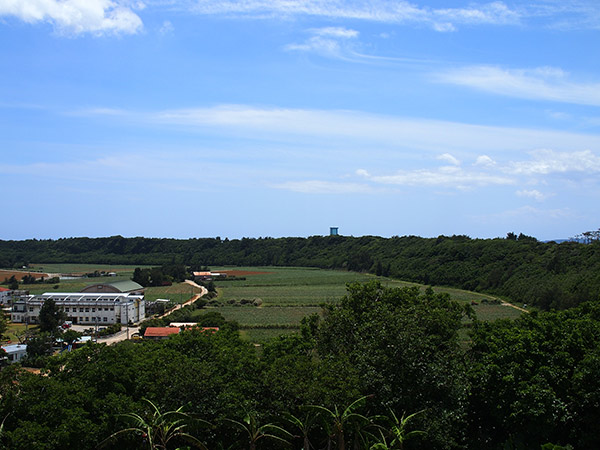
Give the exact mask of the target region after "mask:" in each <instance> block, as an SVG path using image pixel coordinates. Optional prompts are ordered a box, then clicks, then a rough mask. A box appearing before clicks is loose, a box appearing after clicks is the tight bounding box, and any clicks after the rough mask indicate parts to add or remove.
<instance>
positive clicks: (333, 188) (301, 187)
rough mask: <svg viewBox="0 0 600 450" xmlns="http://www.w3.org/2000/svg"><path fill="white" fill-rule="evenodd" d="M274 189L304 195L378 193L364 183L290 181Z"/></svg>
mask: <svg viewBox="0 0 600 450" xmlns="http://www.w3.org/2000/svg"><path fill="white" fill-rule="evenodd" d="M272 187H274V188H276V189H284V190H288V191H292V192H300V193H303V194H369V193H374V192H376V189H374V188H373V187H372V186H369V185H368V184H364V183H344V182H339V181H322V180H305V181H288V182H285V183H279V184H274V185H273V186H272Z"/></svg>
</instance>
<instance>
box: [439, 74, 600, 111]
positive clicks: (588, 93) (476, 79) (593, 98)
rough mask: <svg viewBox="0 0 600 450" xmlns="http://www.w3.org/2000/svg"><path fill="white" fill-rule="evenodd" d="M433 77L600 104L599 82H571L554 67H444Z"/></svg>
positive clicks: (551, 98)
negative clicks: (443, 69) (448, 68)
mask: <svg viewBox="0 0 600 450" xmlns="http://www.w3.org/2000/svg"><path fill="white" fill-rule="evenodd" d="M435 79H437V81H440V82H443V83H449V84H456V85H461V86H467V87H470V88H474V89H478V90H481V91H485V92H491V93H493V94H499V95H506V96H510V97H517V98H525V99H532V100H547V101H555V102H565V103H575V104H580V105H593V106H600V83H598V82H592V83H590V82H575V81H572V80H571V79H570V76H569V74H568V73H566V72H564V71H562V70H561V69H558V68H554V67H538V68H534V69H505V68H501V67H496V66H470V67H461V68H458V69H450V70H447V71H446V72H442V73H440V74H438V75H436V77H435Z"/></svg>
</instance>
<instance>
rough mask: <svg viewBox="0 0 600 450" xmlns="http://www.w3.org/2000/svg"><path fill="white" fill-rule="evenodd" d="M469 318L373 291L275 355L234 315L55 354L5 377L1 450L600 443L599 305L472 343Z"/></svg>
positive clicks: (508, 326) (0, 384)
mask: <svg viewBox="0 0 600 450" xmlns="http://www.w3.org/2000/svg"><path fill="white" fill-rule="evenodd" d="M470 314H471V311H470V308H469V307H468V306H467V307H464V306H462V305H460V304H459V303H457V302H455V301H453V300H451V299H450V297H449V296H448V295H447V294H436V293H434V292H433V290H431V289H428V290H427V291H426V292H420V291H419V290H418V289H416V288H401V289H392V288H385V287H382V286H381V285H380V284H378V283H377V282H370V283H367V284H353V285H350V286H349V287H348V294H347V295H346V296H345V297H344V298H342V299H341V300H340V301H339V302H337V303H335V304H332V305H330V306H328V307H327V308H326V310H325V312H324V315H323V317H322V318H320V317H319V316H317V315H314V316H310V317H308V318H307V319H305V320H304V322H303V325H302V329H301V332H300V333H298V334H294V335H288V336H283V337H281V338H279V339H277V340H274V341H272V342H271V343H270V344H268V345H266V346H265V347H264V349H263V351H262V352H258V351H257V350H256V348H255V347H254V346H253V345H252V344H250V343H248V342H246V341H243V340H241V339H240V336H239V333H238V332H237V331H236V326H235V324H230V323H223V321H222V319H221V322H220V323H219V325H220V327H221V329H220V330H219V331H218V332H216V333H208V332H202V331H200V330H198V329H192V330H187V331H183V332H181V333H180V334H179V335H176V336H172V337H170V338H169V339H167V340H165V341H159V342H154V341H139V342H130V341H126V342H122V343H120V344H116V345H112V346H106V345H102V344H87V345H85V346H84V347H83V348H81V349H79V350H76V351H73V352H65V353H63V354H62V355H60V356H54V357H49V358H48V359H47V361H46V363H45V367H44V369H43V372H42V373H43V375H44V376H40V375H38V374H33V373H30V372H26V371H24V370H21V369H20V368H19V367H18V365H13V366H9V367H5V368H4V369H3V370H2V371H0V418H1V419H2V420H3V421H2V426H1V428H0V444H1V445H3V446H4V448H9V449H14V450H19V449H33V448H35V449H41V450H44V449H59V448H77V449H82V450H85V449H96V448H109V449H142V448H145V449H159V448H161V449H167V448H168V449H175V448H209V449H226V448H229V449H264V450H270V449H273V450H276V449H301V448H304V449H309V448H312V449H338V450H341V449H349V450H350V449H370V450H385V449H407V450H409V449H434V450H435V449H476V450H479V449H492V450H494V449H498V450H500V449H540V448H541V447H542V446H544V448H547V449H554V450H557V449H560V448H576V449H583V450H586V449H590V450H591V449H597V448H600V434H598V432H597V424H598V423H599V420H600V385H599V383H600V381H599V378H598V377H597V374H598V370H599V369H600V322H599V321H598V319H599V318H600V305H599V304H598V303H597V302H587V303H583V304H581V305H579V306H578V307H575V308H571V309H569V310H567V311H553V312H541V313H532V314H526V315H524V316H522V317H521V318H520V319H518V320H515V321H509V320H501V321H496V322H493V323H487V322H485V323H484V322H478V321H477V320H475V321H474V322H473V324H472V327H471V337H470V341H469V344H468V345H465V342H464V341H463V339H464V337H461V334H460V330H461V329H462V327H463V324H464V320H465V316H466V315H470ZM213 315H214V313H213ZM161 445H162V446H161ZM571 446H573V447H571Z"/></svg>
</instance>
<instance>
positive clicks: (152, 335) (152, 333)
mask: <svg viewBox="0 0 600 450" xmlns="http://www.w3.org/2000/svg"><path fill="white" fill-rule="evenodd" d="M180 331H181V330H180V329H179V328H174V327H148V328H146V331H145V332H144V339H154V340H160V339H167V338H168V337H169V336H171V335H172V334H179V332H180Z"/></svg>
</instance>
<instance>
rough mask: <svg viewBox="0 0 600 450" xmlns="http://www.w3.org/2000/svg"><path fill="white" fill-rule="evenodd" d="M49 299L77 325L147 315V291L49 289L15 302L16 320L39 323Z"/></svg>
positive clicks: (131, 319) (13, 316) (125, 320)
mask: <svg viewBox="0 0 600 450" xmlns="http://www.w3.org/2000/svg"><path fill="white" fill-rule="evenodd" d="M48 299H52V300H54V303H55V304H56V306H57V307H58V308H59V309H60V310H61V311H63V312H64V313H65V315H66V317H67V320H70V321H71V322H73V324H77V325H111V324H114V323H121V324H127V323H129V322H131V323H137V322H139V321H141V320H143V319H144V317H145V315H146V305H145V302H144V296H143V295H133V294H128V293H121V294H115V293H111V294H104V293H81V292H68V293H53V292H52V293H45V294H41V295H29V296H27V297H24V298H21V299H19V300H15V301H14V302H13V307H12V312H11V320H12V321H13V322H16V323H38V322H39V315H40V309H41V308H42V305H43V304H44V302H45V301H46V300H48Z"/></svg>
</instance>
